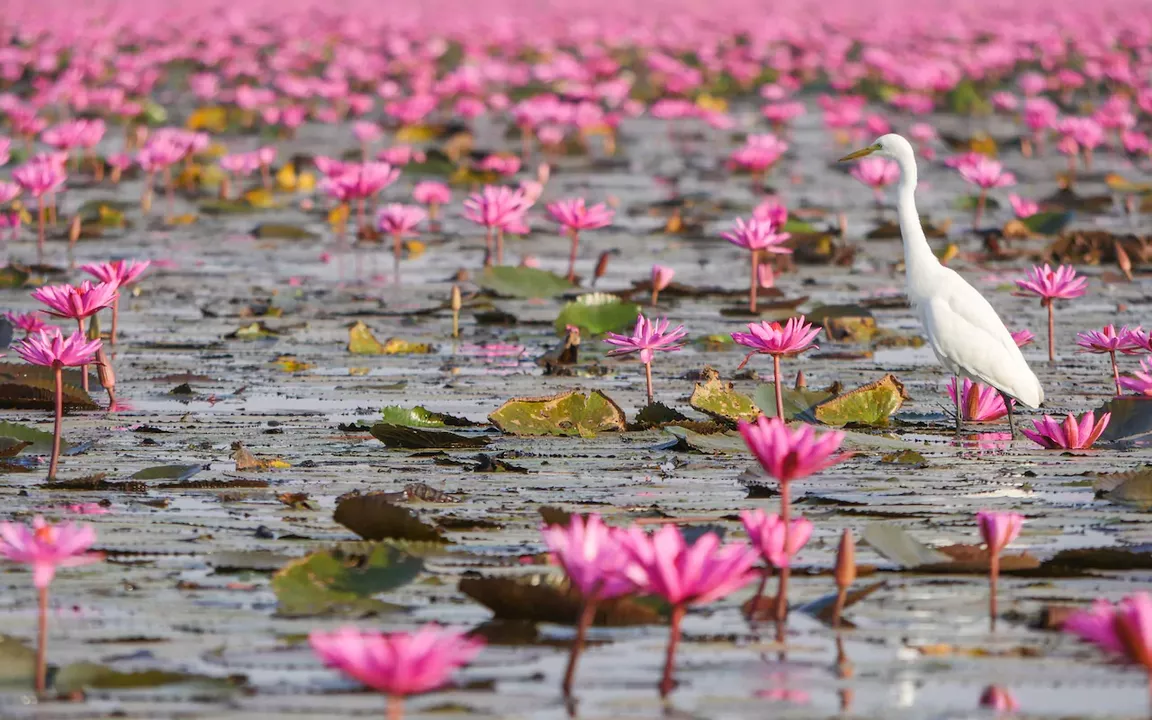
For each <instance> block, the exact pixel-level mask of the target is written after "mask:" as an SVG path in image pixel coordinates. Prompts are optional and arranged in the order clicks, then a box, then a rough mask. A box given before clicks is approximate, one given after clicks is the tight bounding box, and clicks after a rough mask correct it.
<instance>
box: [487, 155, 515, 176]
mask: <svg viewBox="0 0 1152 720" xmlns="http://www.w3.org/2000/svg"><path fill="white" fill-rule="evenodd" d="M476 169H477V170H479V171H481V172H494V173H496V174H497V175H504V176H508V175H515V174H516V173H518V172H520V158H518V157H516V156H515V155H498V154H497V155H488V156H487V157H485V158H484V159H483V160H481V161H480V162H479V164H477V165H476Z"/></svg>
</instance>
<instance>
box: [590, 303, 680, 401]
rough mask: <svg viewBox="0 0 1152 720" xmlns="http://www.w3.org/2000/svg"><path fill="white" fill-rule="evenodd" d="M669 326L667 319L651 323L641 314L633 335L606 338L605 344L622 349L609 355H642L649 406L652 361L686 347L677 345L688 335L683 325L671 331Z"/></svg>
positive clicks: (615, 335)
mask: <svg viewBox="0 0 1152 720" xmlns="http://www.w3.org/2000/svg"><path fill="white" fill-rule="evenodd" d="M669 324H670V323H669V322H668V319H667V318H661V319H660V320H657V321H656V322H651V321H650V320H648V318H646V317H644V315H643V313H641V314H640V316H639V317H637V318H636V327H635V328H633V329H632V334H631V335H620V334H618V333H613V332H610V333H607V336H606V337H605V338H604V342H606V343H608V344H609V345H615V346H617V347H618V348H620V349H619V350H611V351H609V353H608V354H609V355H628V354H630V353H634V352H638V353H640V362H642V363H644V377H645V379H646V380H647V385H648V404H649V405H651V404H652V360H653V359H654V358H655V357H656V353H657V352H676V351H677V350H680V349H681V348H682V347H684V346H683V345H677V343H678V342H680V340H682V339H683V338H684V336H685V335H687V334H688V331H687V330H685V329H684V326H683V325H677V326H676V328H675V329H673V330H669V329H668V326H669Z"/></svg>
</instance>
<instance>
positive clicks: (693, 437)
mask: <svg viewBox="0 0 1152 720" xmlns="http://www.w3.org/2000/svg"><path fill="white" fill-rule="evenodd" d="M664 432H666V433H669V434H671V435H674V436H676V437H678V438H680V439H681V440H682V441H683V442H684V443H685V444H687V445H688V447H690V448H692V449H693V450H696V451H697V452H702V453H706V454H709V455H718V454H723V453H746V452H748V446H747V445H745V444H744V438H742V437H740V433H738V432H735V431H730V432H722V433H721V432H718V433H708V434H705V433H698V432H696V431H695V430H689V429H688V428H685V427H680V426H679V425H669V426H667V427H665V428H664Z"/></svg>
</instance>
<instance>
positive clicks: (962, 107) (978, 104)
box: [947, 79, 991, 115]
mask: <svg viewBox="0 0 1152 720" xmlns="http://www.w3.org/2000/svg"><path fill="white" fill-rule="evenodd" d="M947 103H948V107H949V108H951V109H952V112H954V113H956V114H958V115H986V114H988V112H990V111H991V106H989V105H988V101H987V100H985V99H984V98H983V97H981V96H980V92H979V91H978V90H976V85H975V84H974V83H973V82H972V81H971V80H968V79H964V80H961V81H960V82H958V83H957V84H956V86H955V87H954V88H952V90H951V91H949V93H948V96H947Z"/></svg>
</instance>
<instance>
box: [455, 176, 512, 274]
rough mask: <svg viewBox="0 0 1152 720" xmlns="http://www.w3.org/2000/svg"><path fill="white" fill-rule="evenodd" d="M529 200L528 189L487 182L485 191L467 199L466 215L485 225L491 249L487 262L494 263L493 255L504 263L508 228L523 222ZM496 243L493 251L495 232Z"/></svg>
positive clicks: (486, 257) (486, 242)
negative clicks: (523, 189)
mask: <svg viewBox="0 0 1152 720" xmlns="http://www.w3.org/2000/svg"><path fill="white" fill-rule="evenodd" d="M527 210H528V203H527V200H526V199H525V197H524V193H522V192H520V191H519V190H513V189H512V188H509V187H504V186H502V185H501V186H495V185H485V186H484V189H483V191H481V192H480V193H477V194H475V195H472V196H471V197H469V198H468V199H467V200H465V201H464V217H465V218H467V219H469V220H471V221H472V222H474V223H476V224H477V225H483V226H484V228H485V230H486V234H485V237H484V240H485V244H486V248H487V252H486V254H485V255H484V264H485V265H491V264H492V260H493V258H495V260H496V263H497V264H503V263H504V232H505V231H509V230H511V229H514V228H516V227H517V226H518V225H521V224H523V221H524V220H523V216H524V213H525V212H526V211H527ZM494 235H495V241H496V247H495V252H493V236H494Z"/></svg>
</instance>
